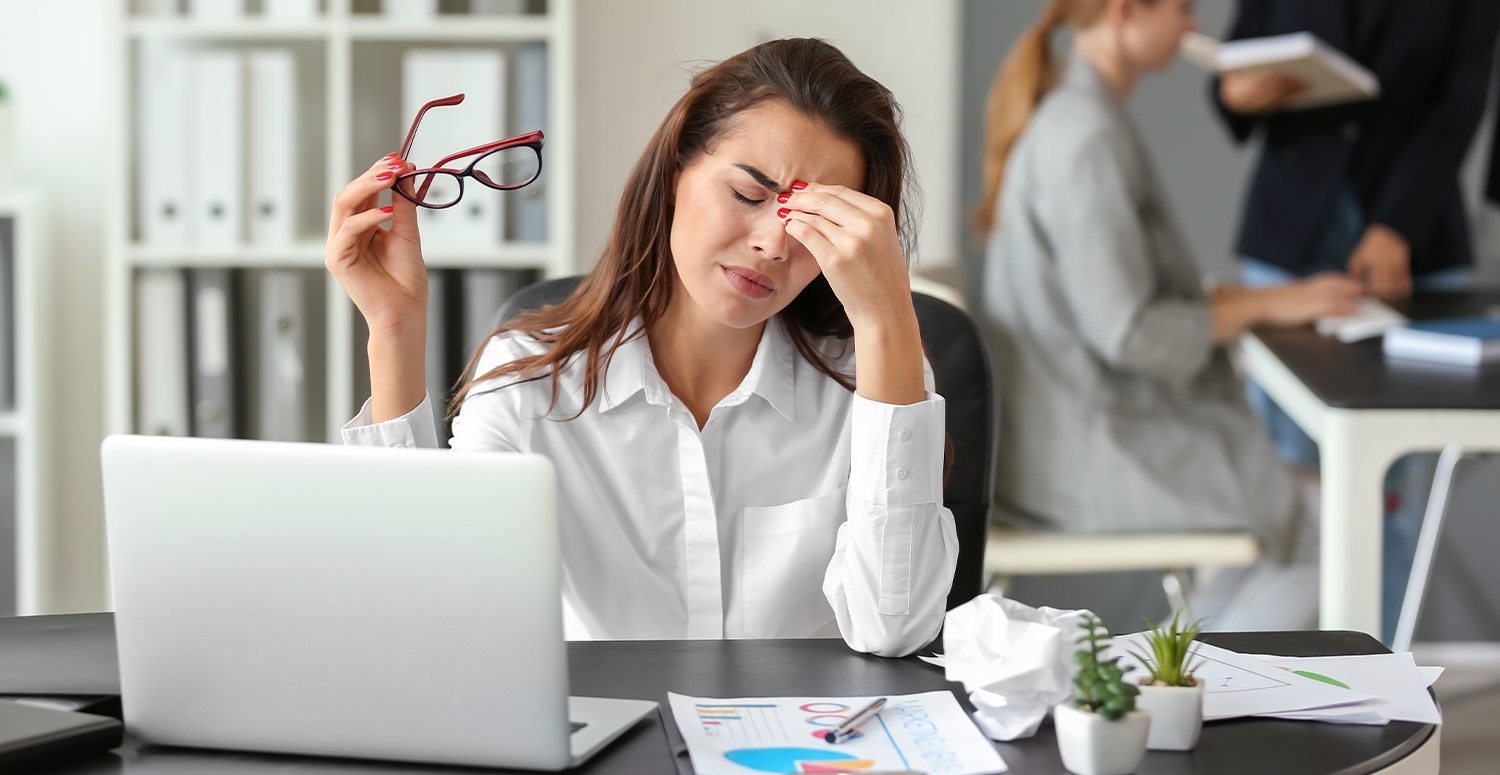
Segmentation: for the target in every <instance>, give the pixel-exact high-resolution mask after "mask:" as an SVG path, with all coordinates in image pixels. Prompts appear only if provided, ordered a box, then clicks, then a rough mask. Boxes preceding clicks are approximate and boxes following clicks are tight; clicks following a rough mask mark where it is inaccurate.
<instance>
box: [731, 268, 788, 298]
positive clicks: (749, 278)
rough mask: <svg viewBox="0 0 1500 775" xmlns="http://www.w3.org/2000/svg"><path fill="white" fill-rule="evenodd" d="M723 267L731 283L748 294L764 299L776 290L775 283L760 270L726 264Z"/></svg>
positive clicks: (741, 291)
mask: <svg viewBox="0 0 1500 775" xmlns="http://www.w3.org/2000/svg"><path fill="white" fill-rule="evenodd" d="M723 269H724V277H725V278H726V279H728V280H729V284H730V285H732V286H734V288H735V290H737V291H739V292H740V293H743V294H745V295H746V296H749V297H751V298H755V299H764V298H766V297H767V296H770V295H771V294H772V293H775V292H776V285H775V283H773V282H771V278H769V277H767V276H765V275H763V274H761V273H760V272H757V271H754V270H752V269H746V268H745V267H742V266H726V267H723Z"/></svg>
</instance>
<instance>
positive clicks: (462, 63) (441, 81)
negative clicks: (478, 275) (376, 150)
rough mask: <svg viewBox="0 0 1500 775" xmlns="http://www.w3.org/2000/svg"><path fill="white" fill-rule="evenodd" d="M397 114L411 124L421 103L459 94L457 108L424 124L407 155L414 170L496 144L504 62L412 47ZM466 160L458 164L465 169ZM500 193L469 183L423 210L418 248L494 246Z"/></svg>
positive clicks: (474, 53)
mask: <svg viewBox="0 0 1500 775" xmlns="http://www.w3.org/2000/svg"><path fill="white" fill-rule="evenodd" d="M401 74H402V94H401V104H402V111H401V112H402V115H403V116H404V119H403V121H404V123H403V126H402V131H405V128H406V125H409V124H410V121H411V118H412V117H413V116H415V115H416V113H417V110H419V109H420V108H421V106H422V104H423V103H425V102H427V101H429V100H432V99H435V98H437V97H446V96H448V95H450V94H457V93H460V92H462V93H463V94H464V95H465V98H464V102H463V104H461V105H458V106H454V107H447V108H439V109H437V110H434V111H432V112H431V113H429V114H427V116H426V117H425V118H423V119H422V127H421V129H420V130H419V131H418V132H417V136H416V140H415V142H414V143H413V145H412V148H411V151H410V153H409V154H408V155H407V158H408V159H410V160H411V161H413V162H414V163H416V164H417V166H418V167H429V166H432V165H434V164H436V163H437V161H438V159H441V158H442V157H444V156H447V155H448V154H451V153H456V152H458V151H462V150H465V149H468V148H472V147H474V146H477V145H481V144H484V143H488V142H493V141H495V140H499V139H500V138H501V137H502V134H501V132H502V131H503V127H505V126H506V121H505V57H504V54H503V53H501V52H500V51H498V50H495V49H411V50H409V51H407V52H406V53H405V54H404V55H403V57H402V62H401ZM470 161H472V159H467V160H462V161H460V162H456V163H455V165H454V166H458V167H460V168H461V167H463V166H467V165H468V163H469V162H470ZM503 197H504V195H503V194H501V193H500V192H497V191H494V190H492V189H489V188H486V187H485V186H483V185H481V184H479V183H477V182H475V181H473V180H472V179H471V180H466V181H465V182H464V198H463V200H462V201H461V202H459V203H458V205H456V206H454V207H450V208H447V209H444V210H432V209H428V208H422V209H421V210H419V211H418V214H417V218H418V221H417V222H418V225H419V228H420V230H421V232H422V242H423V245H424V246H429V247H438V248H470V249H474V248H478V249H487V248H493V247H495V246H496V245H498V244H499V242H500V238H501V235H502V234H503V233H504V231H503V220H504V211H503V205H504V199H503Z"/></svg>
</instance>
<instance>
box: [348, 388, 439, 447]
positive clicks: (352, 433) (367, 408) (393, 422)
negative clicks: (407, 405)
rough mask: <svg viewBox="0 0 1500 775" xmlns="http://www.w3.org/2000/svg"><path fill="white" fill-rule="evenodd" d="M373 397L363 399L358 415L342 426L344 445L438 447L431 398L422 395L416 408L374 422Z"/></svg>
mask: <svg viewBox="0 0 1500 775" xmlns="http://www.w3.org/2000/svg"><path fill="white" fill-rule="evenodd" d="M373 401H374V400H373V399H365V405H364V406H362V407H360V410H359V414H357V415H355V416H354V419H352V420H350V421H349V422H347V423H345V424H344V427H343V428H342V429H341V432H342V435H343V437H344V444H346V445H348V446H353V447H405V448H413V447H425V448H428V449H437V446H438V437H437V421H436V419H435V418H434V417H433V414H432V397H431V396H423V397H422V403H421V404H418V405H417V408H416V409H413V410H411V411H410V412H407V413H406V414H403V415H401V416H400V417H396V418H394V419H390V420H386V421H385V422H374V410H373V409H372V404H373Z"/></svg>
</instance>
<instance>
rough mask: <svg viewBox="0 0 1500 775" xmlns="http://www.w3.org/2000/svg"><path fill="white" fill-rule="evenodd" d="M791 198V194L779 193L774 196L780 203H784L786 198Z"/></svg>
mask: <svg viewBox="0 0 1500 775" xmlns="http://www.w3.org/2000/svg"><path fill="white" fill-rule="evenodd" d="M791 198H792V195H791V194H781V195H778V196H777V197H776V201H778V202H780V203H782V204H786V200H788V199H791Z"/></svg>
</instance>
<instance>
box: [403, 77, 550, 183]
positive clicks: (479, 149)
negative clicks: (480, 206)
mask: <svg viewBox="0 0 1500 775" xmlns="http://www.w3.org/2000/svg"><path fill="white" fill-rule="evenodd" d="M463 101H464V95H462V94H455V95H453V96H451V97H443V98H441V99H436V100H432V101H431V102H428V103H427V104H425V105H423V106H422V107H421V109H420V110H418V111H417V115H416V118H413V119H412V122H411V128H410V129H408V130H406V139H405V140H403V141H402V142H401V153H400V154H399V155H400V158H401V160H402V161H405V160H406V154H407V153H409V152H410V151H411V144H412V141H413V140H414V139H416V136H417V127H418V126H420V125H421V123H422V117H423V116H424V115H426V114H427V111H429V110H431V109H432V108H443V107H448V106H450V105H458V104H460V103H462V102H463ZM544 143H545V138H544V137H543V136H542V133H541V131H540V130H538V131H535V132H527V133H526V134H522V135H516V136H515V137H507V138H506V139H504V140H496V141H495V142H492V143H485V144H484V145H477V146H475V147H473V148H470V149H468V150H466V151H459V152H458V153H454V154H450V155H448V156H444V157H443V158H441V159H439V160H438V162H437V165H436V166H433V167H428V168H426V169H419V170H416V171H414V172H408V173H406V174H405V175H402V176H401V177H398V178H396V185H395V186H392V189H393V190H394V191H395V192H396V193H398V194H400V195H401V196H402V197H404V198H405V199H406V200H407V201H409V202H411V203H412V204H414V205H416V206H418V207H426V208H428V209H430V210H442V209H444V208H448V207H452V206H454V205H456V204H458V203H459V201H460V200H462V199H463V196H464V178H466V177H472V178H474V179H475V180H477V181H479V182H480V184H481V185H484V186H487V187H489V188H493V189H495V190H497V191H514V190H516V189H518V188H524V187H526V186H529V185H531V184H532V183H535V182H536V180H537V178H540V177H541V176H542V146H543V144H544ZM521 147H526V148H531V149H533V150H535V151H536V174H535V175H533V176H532V177H531V179H530V180H527V181H526V182H525V183H515V184H504V183H496V182H495V181H494V180H492V179H490V176H489V175H486V174H485V173H484V170H476V169H474V166H475V165H476V164H478V163H479V162H480V161H481V160H482V159H483V158H484V157H485V156H487V155H489V154H491V153H494V152H495V151H499V150H502V149H505V148H521ZM469 156H473V157H475V158H474V161H472V162H469V166H467V167H465V168H463V169H462V170H457V169H449V168H448V167H446V166H444V165H446V164H448V163H449V162H452V161H456V160H458V159H463V158H467V157H469ZM433 173H441V174H444V175H451V176H453V177H455V178H457V179H458V196H457V197H455V198H454V200H453V201H452V202H448V203H447V204H440V205H434V204H428V203H426V202H423V201H421V199H425V198H426V196H427V189H428V188H430V187H431V186H432V181H433V180H435V179H436V176H435V175H433ZM422 175H426V176H427V179H426V180H425V181H423V183H422V187H421V188H420V189H418V190H417V192H416V194H415V196H413V195H412V194H408V193H407V192H406V191H404V190H402V188H403V186H402V185H401V184H402V183H403V181H404V182H405V184H406V187H408V188H409V187H410V186H411V185H412V183H411V182H410V181H411V180H412V179H413V178H416V177H418V176H422Z"/></svg>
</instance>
